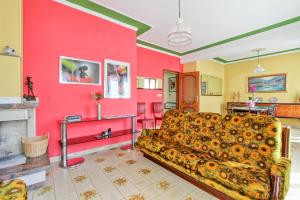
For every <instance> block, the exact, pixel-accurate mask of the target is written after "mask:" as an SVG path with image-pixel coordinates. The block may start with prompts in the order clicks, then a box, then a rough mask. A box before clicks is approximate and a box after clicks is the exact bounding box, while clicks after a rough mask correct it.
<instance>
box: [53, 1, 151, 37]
mask: <svg viewBox="0 0 300 200" xmlns="http://www.w3.org/2000/svg"><path fill="white" fill-rule="evenodd" d="M56 1H58V2H62V3H63V2H68V3H71V4H74V5H77V6H80V7H83V8H85V9H88V10H91V11H93V12H96V13H98V14H101V15H102V16H106V17H109V18H111V19H114V20H116V21H119V22H121V23H123V24H127V25H129V26H131V27H136V29H137V35H141V34H143V33H145V32H146V31H148V30H150V29H151V26H149V25H147V24H145V23H143V22H140V21H138V20H135V19H133V18H131V17H128V16H126V15H123V14H121V13H119V12H116V11H114V10H111V9H109V8H106V7H104V6H101V5H100V4H98V3H95V2H92V1H89V0H56Z"/></svg>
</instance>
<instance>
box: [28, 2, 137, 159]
mask: <svg viewBox="0 0 300 200" xmlns="http://www.w3.org/2000/svg"><path fill="white" fill-rule="evenodd" d="M23 2H24V7H23V12H24V22H23V23H24V35H23V37H24V55H23V66H24V77H26V76H28V75H30V76H32V77H33V82H34V91H35V94H36V96H38V98H39V100H40V106H39V107H38V109H37V134H38V135H41V134H43V133H44V132H46V131H49V132H50V144H49V149H50V155H51V156H54V155H59V154H60V147H59V143H58V141H59V139H60V129H59V124H58V123H57V120H60V119H62V118H63V117H64V116H66V115H72V114H81V115H83V116H84V117H94V116H96V105H95V101H94V100H92V98H91V93H92V92H95V91H102V92H103V68H104V66H103V64H104V59H114V60H119V61H124V62H129V63H131V99H117V100H113V99H104V100H102V107H103V114H104V115H105V114H127V113H131V114H135V113H136V89H135V88H136V81H135V80H136V79H135V77H136V73H137V71H136V68H137V59H136V57H137V47H136V33H135V31H133V30H130V29H127V28H124V27H121V26H119V25H116V24H114V23H111V22H108V21H106V20H102V19H100V18H98V17H95V16H92V15H89V14H86V13H83V12H81V11H78V10H75V9H73V8H70V7H67V6H65V5H62V4H60V3H57V2H54V1H52V0H43V1H41V0H30V1H23ZM59 56H68V57H75V58H82V59H87V60H93V61H98V62H101V63H102V70H101V71H102V85H101V86H87V85H66V84H59ZM24 91H26V90H24ZM108 127H111V128H112V130H118V129H123V128H129V127H130V121H129V120H128V121H126V120H125V121H124V120H115V121H114V122H105V123H103V122H97V123H86V124H78V125H72V126H70V129H69V132H68V134H69V137H74V136H78V135H84V134H91V133H97V132H101V131H102V130H104V129H105V128H108ZM127 139H128V137H123V138H112V139H109V140H103V141H96V142H92V143H85V144H82V145H74V146H72V148H70V151H71V152H74V151H79V150H83V149H88V148H92V147H98V146H101V145H104V144H109V143H115V142H118V141H124V140H127Z"/></svg>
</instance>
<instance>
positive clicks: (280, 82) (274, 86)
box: [248, 74, 287, 92]
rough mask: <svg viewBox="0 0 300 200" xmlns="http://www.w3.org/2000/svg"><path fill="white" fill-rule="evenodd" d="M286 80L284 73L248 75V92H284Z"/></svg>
mask: <svg viewBox="0 0 300 200" xmlns="http://www.w3.org/2000/svg"><path fill="white" fill-rule="evenodd" d="M286 82H287V81H286V74H271V75H263V76H254V77H248V92H286V91H287V87H286ZM253 88H255V91H253Z"/></svg>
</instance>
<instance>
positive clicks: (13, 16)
mask: <svg viewBox="0 0 300 200" xmlns="http://www.w3.org/2000/svg"><path fill="white" fill-rule="evenodd" d="M7 45H9V46H10V47H11V48H13V49H15V50H16V53H17V55H22V0H1V1H0V51H1V52H2V50H3V48H4V47H5V46H7Z"/></svg>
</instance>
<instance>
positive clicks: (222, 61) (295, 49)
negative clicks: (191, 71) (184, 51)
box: [214, 48, 300, 64]
mask: <svg viewBox="0 0 300 200" xmlns="http://www.w3.org/2000/svg"><path fill="white" fill-rule="evenodd" d="M298 51H300V48H294V49H287V50H282V51H277V52H272V53H266V54H262V55H259V57H271V56H277V55H282V54H288V53H294V52H298ZM257 57H258V56H257V55H255V56H250V57H245V58H239V59H235V60H225V59H224V58H220V57H217V58H214V60H215V61H217V62H221V63H223V64H232V63H237V62H242V61H247V60H254V59H256V58H257Z"/></svg>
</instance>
